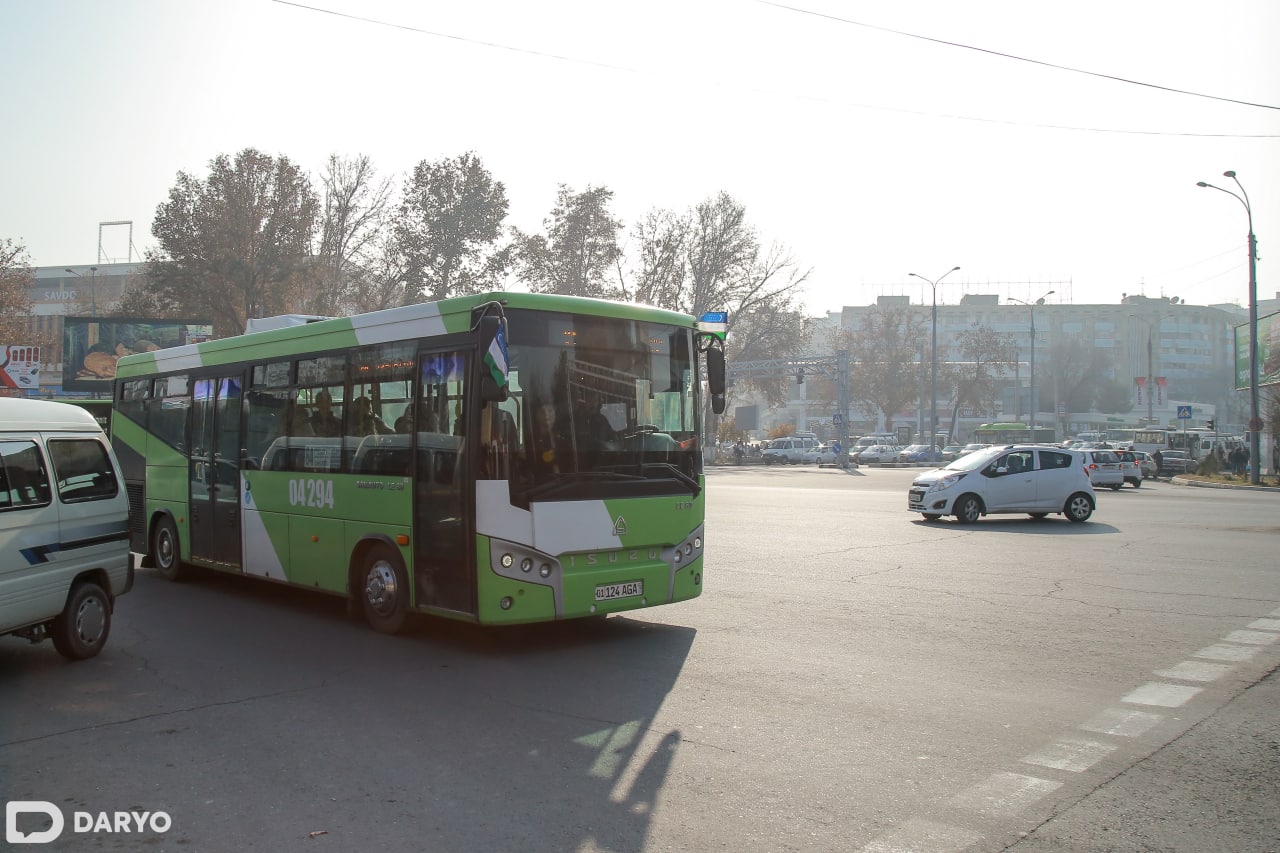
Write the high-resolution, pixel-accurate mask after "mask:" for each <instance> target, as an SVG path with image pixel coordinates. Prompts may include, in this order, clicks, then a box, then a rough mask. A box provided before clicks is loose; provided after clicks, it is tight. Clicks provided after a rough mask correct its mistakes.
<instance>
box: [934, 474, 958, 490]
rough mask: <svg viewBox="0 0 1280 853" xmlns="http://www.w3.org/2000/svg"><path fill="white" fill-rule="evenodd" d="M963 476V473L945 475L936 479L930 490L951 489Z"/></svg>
mask: <svg viewBox="0 0 1280 853" xmlns="http://www.w3.org/2000/svg"><path fill="white" fill-rule="evenodd" d="M963 476H964V475H963V474H948V475H947V476H945V477H941V478H939V479H938V480H935V481H934V483H933V485H932V486H930V487H929V491H931V492H940V491H942V490H943V489H949V488H951V487H952V486H954V485H955V484H956V483H958V482H960V478H961V477H963Z"/></svg>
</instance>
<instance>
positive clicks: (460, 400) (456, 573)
mask: <svg viewBox="0 0 1280 853" xmlns="http://www.w3.org/2000/svg"><path fill="white" fill-rule="evenodd" d="M470 358H471V355H470V354H469V353H467V352H460V351H427V352H421V353H420V354H419V356H418V379H417V382H416V388H415V389H414V405H415V406H417V407H418V409H417V410H418V411H419V412H420V413H421V415H420V417H419V419H418V420H419V422H418V425H417V426H416V427H415V433H414V448H415V454H414V455H415V462H414V474H413V483H414V490H413V531H414V536H413V542H414V546H413V561H414V567H415V571H414V586H415V587H416V595H415V600H416V601H417V603H418V604H427V605H433V606H436V607H442V608H445V609H448V610H454V611H457V612H460V613H474V612H475V607H476V605H475V569H474V562H475V561H474V557H473V552H474V550H475V545H474V544H473V543H474V540H475V533H474V531H475V522H474V515H475V511H474V506H475V498H474V497H472V495H473V491H472V483H473V482H474V475H473V474H471V473H470V468H469V465H470V462H469V460H468V452H467V441H468V437H469V436H468V432H469V431H468V429H467V426H468V424H467V413H468V412H469V411H470V405H471V404H470V401H469V400H468V396H469V391H468V382H467V368H468V362H469V360H470ZM468 502H470V505H471V507H472V509H471V510H470V511H468V510H467V504H468Z"/></svg>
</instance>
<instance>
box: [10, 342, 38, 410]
mask: <svg viewBox="0 0 1280 853" xmlns="http://www.w3.org/2000/svg"><path fill="white" fill-rule="evenodd" d="M38 390H40V347H33V346H24V345H22V344H5V343H0V394H3V395H4V396H6V397H22V396H25V395H26V394H27V393H28V392H30V393H33V394H34V393H35V392H36V391H38Z"/></svg>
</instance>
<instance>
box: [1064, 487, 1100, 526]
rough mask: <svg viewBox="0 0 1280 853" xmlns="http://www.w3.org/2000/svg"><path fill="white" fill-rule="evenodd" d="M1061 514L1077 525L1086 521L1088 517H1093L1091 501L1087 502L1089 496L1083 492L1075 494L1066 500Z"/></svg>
mask: <svg viewBox="0 0 1280 853" xmlns="http://www.w3.org/2000/svg"><path fill="white" fill-rule="evenodd" d="M1062 512H1063V514H1064V515H1066V517H1067V518H1068V519H1069V520H1070V521H1074V522H1077V523H1078V522H1081V521H1088V520H1089V516H1091V515H1093V501H1091V500H1089V496H1088V495H1086V494H1085V493H1084V492H1076V493H1075V494H1074V495H1072V496H1071V497H1069V498H1067V504H1066V506H1065V507H1063V509H1062Z"/></svg>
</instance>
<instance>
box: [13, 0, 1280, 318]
mask: <svg viewBox="0 0 1280 853" xmlns="http://www.w3.org/2000/svg"><path fill="white" fill-rule="evenodd" d="M317 10H323V11H317ZM334 13H338V14H334ZM351 16H356V17H351ZM357 18H358V19H357ZM1277 35H1280V3H1278V2H1275V0H1253V1H1252V2H1245V1H1244V0H1231V2H1224V3H1206V2H1203V0H1200V1H1199V2H1180V0H1159V2H1126V0H1106V2H1089V0H1084V2H1079V0H1078V2H1074V3H1069V4H1068V3H1056V4H1050V3H1046V2H1026V0H1016V2H970V3H957V2H943V1H942V0H940V1H939V2H880V3H867V2H857V0H779V2H776V3H770V2H759V0H670V2H668V0H645V2H630V3H623V2H608V0H582V2H575V1H574V0H544V2H516V0H509V1H508V0H467V2H450V3H445V2H433V0H420V2H392V0H385V2H381V1H380V0H359V2H357V0H315V2H313V3H308V4H305V5H298V4H290V3H284V2H272V0H217V2H200V3H197V2H188V0H94V2H90V1H89V0H77V1H76V2H72V0H0V80H3V81H4V93H5V97H4V112H5V122H4V124H5V128H4V131H3V133H2V134H0V164H2V166H0V168H2V169H3V181H2V182H0V187H2V190H0V191H2V192H3V204H0V237H9V238H12V239H15V240H18V241H20V242H22V243H24V244H25V245H26V246H27V248H28V250H29V253H30V255H31V260H32V262H33V263H34V264H35V265H37V266H51V265H88V264H93V263H95V262H96V261H97V258H98V232H99V223H100V222H104V221H115V220H132V221H133V242H134V245H135V247H136V249H137V250H138V251H145V250H146V249H147V248H150V247H152V246H153V245H154V241H153V238H152V236H151V219H152V216H153V215H154V213H155V209H156V206H157V205H158V204H160V203H161V202H162V201H164V200H165V198H166V197H167V193H168V190H169V188H170V187H171V186H173V184H174V182H175V178H176V176H177V174H178V172H179V171H186V172H189V173H192V174H195V175H197V176H200V177H203V176H205V175H206V174H207V169H208V163H209V160H210V159H212V158H213V157H214V156H216V155H217V154H220V153H226V154H234V153H235V152H237V151H239V150H241V149H243V148H246V147H250V146H252V147H256V148H258V149H260V150H262V151H264V152H267V153H268V154H272V155H279V154H283V155H286V156H288V157H289V158H291V159H292V160H294V161H295V162H297V163H299V164H300V165H301V166H302V167H304V168H305V169H307V170H309V171H310V172H311V173H312V175H313V178H316V179H317V181H316V183H317V184H318V176H319V172H320V169H321V167H322V166H323V164H324V161H325V159H326V158H327V156H328V155H329V154H331V153H338V154H344V155H353V154H367V155H369V156H370V157H371V158H372V159H373V161H374V163H375V164H376V165H377V167H378V168H379V170H380V172H381V173H382V174H385V175H389V176H394V177H396V179H397V182H399V179H400V177H401V176H403V175H404V174H406V173H407V172H409V171H410V170H411V169H412V168H413V166H414V165H415V164H416V163H418V162H420V161H422V160H431V161H434V160H437V159H440V158H443V157H453V156H456V155H458V154H460V153H462V152H464V151H468V150H472V151H475V152H476V153H477V154H478V155H479V156H480V157H481V159H482V160H483V162H484V163H485V165H486V166H487V167H488V169H489V170H490V171H491V172H492V173H493V175H494V177H495V178H496V179H497V180H500V181H502V182H504V183H505V184H506V187H507V194H508V197H509V199H510V202H511V209H510V218H509V222H510V223H511V224H514V225H518V226H519V227H521V228H522V229H524V230H526V231H528V230H541V229H542V221H543V219H544V217H545V216H546V215H547V213H548V212H549V211H550V209H551V207H552V205H553V203H554V199H555V194H556V188H557V185H558V184H561V183H564V184H567V185H569V186H570V187H572V188H574V189H575V190H583V189H586V188H587V187H588V186H589V185H592V186H602V185H603V186H607V187H608V188H610V189H611V190H613V192H614V211H615V213H616V214H617V215H618V216H620V217H621V218H622V219H623V220H624V221H626V222H628V223H631V222H634V221H636V220H637V219H639V218H640V217H641V216H643V215H644V214H645V213H646V212H647V211H648V210H650V209H652V208H655V207H663V208H669V209H674V210H685V209H687V208H690V207H692V206H693V205H695V204H697V203H698V202H700V201H702V200H704V199H706V198H708V197H710V196H712V195H713V194H715V193H717V192H719V191H722V190H723V191H725V192H728V193H729V194H730V195H732V196H733V197H735V198H736V199H738V200H739V201H741V202H742V203H744V204H745V205H746V207H747V211H748V215H749V218H750V221H751V222H752V223H753V224H754V226H755V227H756V229H757V231H758V232H759V235H760V237H761V239H762V241H763V242H764V243H766V244H768V243H771V242H777V243H780V244H782V245H784V246H786V247H787V249H789V251H790V252H791V254H792V255H793V257H794V258H795V259H796V260H797V262H798V263H799V264H800V265H801V266H802V267H804V268H812V274H811V276H810V279H809V287H808V290H807V292H806V295H805V299H804V301H805V304H806V306H807V308H808V309H809V310H810V311H811V312H812V313H815V314H817V313H821V312H823V311H826V310H834V309H838V308H839V307H841V306H843V305H846V304H849V305H865V304H869V303H870V302H873V301H874V299H875V297H876V296H878V295H880V294H883V293H897V294H909V295H910V296H911V297H912V299H913V301H923V302H926V303H927V302H928V301H929V299H930V293H929V288H928V285H925V284H924V283H923V282H921V281H920V280H919V279H914V278H909V277H908V273H912V272H915V273H920V274H921V275H923V276H926V277H928V278H930V279H935V278H937V277H938V276H939V275H941V274H942V273H943V272H945V271H946V270H948V269H950V268H951V267H953V266H956V265H959V266H960V267H961V270H960V271H959V272H957V273H953V274H951V275H950V276H949V277H948V278H947V279H946V281H945V282H943V284H942V285H940V286H939V288H938V298H939V301H940V302H943V303H953V302H956V301H958V299H959V298H960V296H961V295H962V294H963V293H966V292H998V293H1001V294H1003V295H1007V296H1014V297H1017V298H1020V299H1035V298H1036V297H1038V296H1040V295H1041V294H1042V293H1044V292H1045V291H1046V290H1050V289H1052V290H1056V291H1057V293H1056V295H1054V296H1052V297H1050V300H1049V301H1051V302H1074V303H1077V304H1081V303H1089V302H1116V301H1118V300H1119V298H1120V296H1121V294H1123V293H1146V294H1147V295H1150V296H1160V295H1165V296H1180V297H1182V298H1184V299H1186V300H1188V301H1189V302H1194V303H1202V304H1204V303H1214V302H1237V303H1241V304H1244V303H1246V301H1247V298H1248V273H1247V264H1246V260H1247V252H1246V248H1245V237H1246V234H1247V232H1248V222H1247V218H1246V214H1245V210H1244V207H1243V206H1242V205H1241V204H1240V203H1239V202H1238V201H1236V200H1235V199H1232V198H1228V197H1227V196H1226V195H1224V194H1222V193H1219V192H1216V191H1214V190H1211V189H1201V188H1198V187H1196V185H1195V184H1196V181H1200V180H1203V181H1208V182H1211V183H1215V184H1217V185H1219V186H1222V187H1224V188H1228V189H1232V190H1236V186H1235V184H1234V183H1232V182H1231V180H1230V179H1229V178H1224V177H1222V172H1223V171H1224V170H1227V169H1234V170H1236V172H1237V173H1238V176H1239V178H1240V180H1241V182H1242V183H1243V185H1244V187H1245V189H1246V190H1247V191H1248V193H1249V195H1250V197H1251V202H1252V206H1253V213H1254V215H1253V221H1254V229H1255V231H1256V232H1257V234H1258V237H1259V244H1260V251H1259V253H1260V255H1261V257H1262V261H1261V263H1260V264H1259V265H1258V281H1259V293H1260V296H1262V297H1264V298H1269V297H1272V296H1274V295H1275V294H1276V292H1277V291H1280V273H1277V268H1278V267H1280V255H1271V254H1270V250H1271V249H1273V248H1276V247H1280V234H1278V233H1277V232H1278V230H1280V50H1278V49H1277V48H1276V46H1275V41H1276V37H1277ZM1000 54H1005V55H1000ZM1012 57H1017V58H1012ZM1027 60H1033V61H1027ZM1050 65H1053V66H1062V67H1064V68H1069V69H1075V70H1064V69H1063V68H1055V67H1049V66H1050ZM1082 72H1089V73H1082ZM1100 75H1105V76H1100ZM1109 78H1122V80H1117V79H1109ZM1124 81H1130V82H1124ZM1170 90H1185V91H1186V92H1190V93H1194V94H1182V93H1179V92H1175V91H1170ZM1232 101H1236V102H1248V103H1235V102H1232ZM1250 104H1252V105H1250ZM126 233H127V231H126V229H124V228H123V227H113V228H108V229H106V230H105V231H104V233H103V247H102V249H103V254H104V256H105V258H104V259H105V260H109V261H123V260H125V259H126V258H127V255H128V251H129V249H128V246H127V245H126V243H127V241H126V239H125V236H126ZM135 257H136V255H135Z"/></svg>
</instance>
